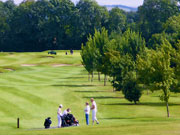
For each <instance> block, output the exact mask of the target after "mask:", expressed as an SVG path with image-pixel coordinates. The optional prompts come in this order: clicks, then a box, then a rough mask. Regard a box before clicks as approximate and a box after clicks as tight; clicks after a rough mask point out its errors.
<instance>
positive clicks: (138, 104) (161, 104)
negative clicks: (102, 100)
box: [102, 102, 180, 107]
mask: <svg viewBox="0 0 180 135" xmlns="http://www.w3.org/2000/svg"><path fill="white" fill-rule="evenodd" d="M102 105H136V106H154V107H156V106H157V107H159V106H165V105H166V104H165V103H151V102H146V103H137V104H134V103H113V104H102ZM169 106H180V104H179V103H169Z"/></svg>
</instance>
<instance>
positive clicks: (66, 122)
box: [62, 114, 79, 127]
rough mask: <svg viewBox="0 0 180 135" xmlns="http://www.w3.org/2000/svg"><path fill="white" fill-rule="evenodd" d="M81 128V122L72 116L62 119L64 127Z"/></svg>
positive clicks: (65, 116)
mask: <svg viewBox="0 0 180 135" xmlns="http://www.w3.org/2000/svg"><path fill="white" fill-rule="evenodd" d="M69 126H79V121H78V120H76V118H75V117H74V116H73V115H72V114H67V115H64V116H63V117H62V127H69Z"/></svg>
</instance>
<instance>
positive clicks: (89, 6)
mask: <svg viewBox="0 0 180 135" xmlns="http://www.w3.org/2000/svg"><path fill="white" fill-rule="evenodd" d="M76 8H77V9H78V22H77V25H76V27H77V29H76V30H77V33H76V34H77V35H78V36H79V37H81V39H80V41H81V43H85V42H86V41H87V36H88V35H89V34H91V35H93V34H94V32H95V29H96V30H101V28H102V27H103V26H106V25H107V22H108V11H107V9H106V8H105V7H101V6H99V5H98V4H97V2H96V1H94V0H80V1H79V2H78V3H77V5H76Z"/></svg>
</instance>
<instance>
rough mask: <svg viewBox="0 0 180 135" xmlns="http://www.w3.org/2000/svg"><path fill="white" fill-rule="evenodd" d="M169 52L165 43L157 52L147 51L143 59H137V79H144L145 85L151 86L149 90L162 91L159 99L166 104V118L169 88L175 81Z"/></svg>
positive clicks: (169, 49)
mask: <svg viewBox="0 0 180 135" xmlns="http://www.w3.org/2000/svg"><path fill="white" fill-rule="evenodd" d="M171 50H172V47H171V45H170V44H169V42H167V41H166V42H164V43H163V44H162V45H161V47H160V48H158V49H157V50H148V51H147V53H146V56H145V57H144V56H143V57H142V56H139V57H138V59H137V69H138V76H139V78H145V80H146V83H147V84H149V85H152V87H151V89H153V90H161V91H162V94H161V95H160V99H161V100H162V101H164V102H165V103H166V108H167V117H169V116H170V113H169V103H168V102H169V97H170V87H171V86H172V84H173V82H174V80H175V74H174V68H173V67H171ZM146 73H147V74H146ZM143 82H144V81H143Z"/></svg>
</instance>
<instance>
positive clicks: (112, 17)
mask: <svg viewBox="0 0 180 135" xmlns="http://www.w3.org/2000/svg"><path fill="white" fill-rule="evenodd" d="M125 24H126V14H125V12H124V11H123V10H121V9H119V8H118V7H117V8H113V9H112V10H110V11H109V25H108V29H109V32H110V33H111V32H113V31H115V32H120V31H124V30H125Z"/></svg>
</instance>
